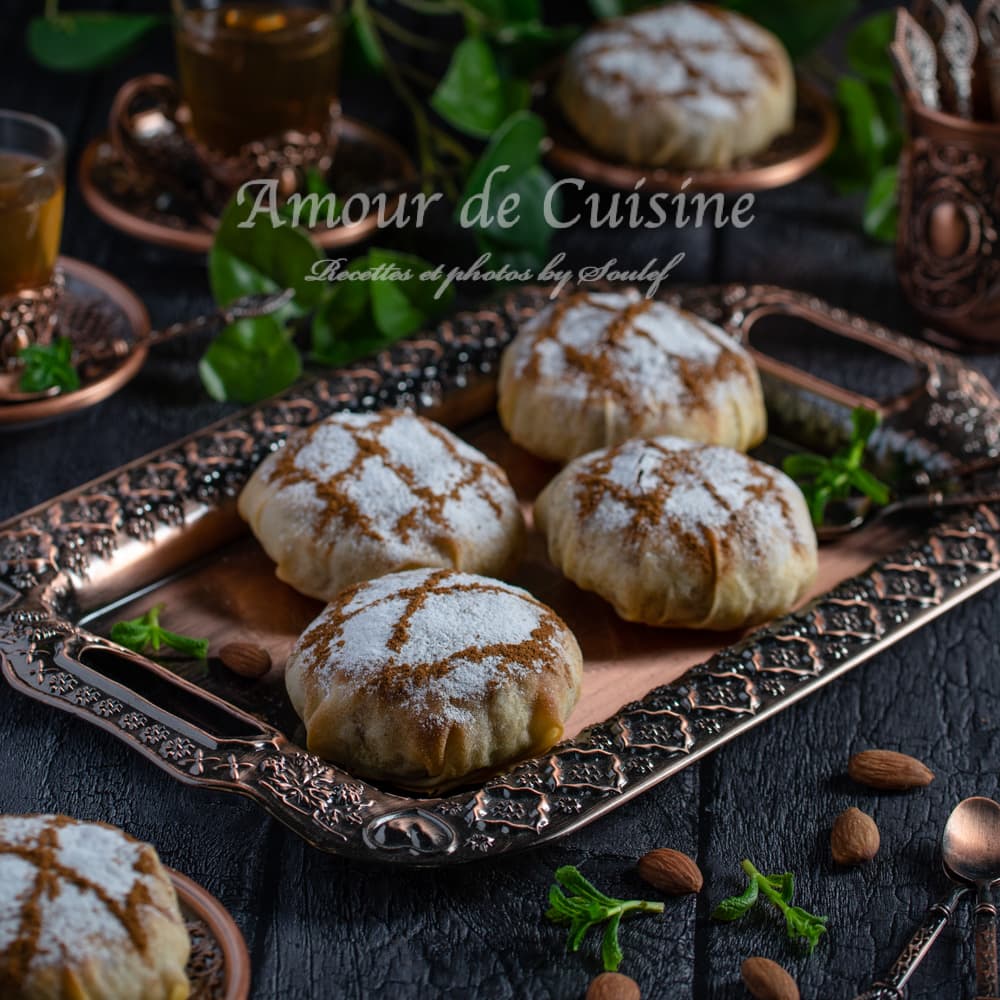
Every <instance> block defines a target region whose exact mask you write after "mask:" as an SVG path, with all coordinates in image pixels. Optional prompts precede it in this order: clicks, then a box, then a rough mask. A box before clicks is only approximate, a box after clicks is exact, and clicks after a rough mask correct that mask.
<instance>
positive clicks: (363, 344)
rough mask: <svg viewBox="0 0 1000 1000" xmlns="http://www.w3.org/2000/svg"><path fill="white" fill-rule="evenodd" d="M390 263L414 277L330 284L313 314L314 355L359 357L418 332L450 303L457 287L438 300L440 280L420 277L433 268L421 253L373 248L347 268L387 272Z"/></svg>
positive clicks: (332, 359)
mask: <svg viewBox="0 0 1000 1000" xmlns="http://www.w3.org/2000/svg"><path fill="white" fill-rule="evenodd" d="M390 265H394V266H395V267H396V268H397V269H398V270H399V271H408V272H410V273H411V277H410V278H408V279H405V280H399V281H392V280H389V279H388V278H376V277H372V278H369V279H367V280H364V279H360V278H359V279H353V280H343V281H338V282H336V283H335V284H334V285H333V286H332V288H331V289H330V291H329V292H328V294H327V296H326V298H325V299H324V301H323V304H322V305H321V306H320V308H319V310H318V311H317V313H316V316H315V317H314V318H313V325H312V356H313V358H314V360H316V361H318V362H320V363H321V364H325V365H330V366H331V367H339V366H341V365H345V364H348V363H350V362H351V361H357V360H358V359H359V358H364V357H367V356H368V355H370V354H374V353H375V352H376V351H379V350H381V349H382V348H383V347H385V346H386V345H387V344H391V343H394V342H395V341H397V340H399V339H400V338H402V337H406V336H408V335H409V334H411V333H414V332H416V331H417V330H419V329H421V328H422V327H424V326H426V325H427V323H428V322H429V321H430V320H431V319H433V318H434V317H435V316H437V315H440V314H441V313H442V312H444V311H446V310H447V309H448V308H450V306H451V304H452V301H453V300H454V289H453V288H451V287H449V288H448V289H447V290H446V291H445V292H444V293H443V294H442V295H441V296H440V298H437V299H435V298H434V293H435V292H436V291H437V288H438V285H437V284H436V283H435V282H433V281H422V280H420V275H421V274H424V273H426V272H429V271H430V270H431V269H432V268H431V265H430V264H429V263H428V262H427V261H425V260H423V259H421V258H420V257H414V256H412V255H410V254H405V253H400V252H398V251H394V250H383V249H379V248H373V249H372V250H370V251H369V252H368V253H367V254H365V255H364V256H363V257H359V258H357V259H356V260H353V261H351V263H350V264H349V265H348V267H347V270H348V271H350V272H354V273H361V272H364V271H370V270H372V271H373V270H375V269H376V268H378V267H380V266H382V267H383V269H384V272H385V271H387V270H388V268H389V266H390ZM384 272H383V273H384Z"/></svg>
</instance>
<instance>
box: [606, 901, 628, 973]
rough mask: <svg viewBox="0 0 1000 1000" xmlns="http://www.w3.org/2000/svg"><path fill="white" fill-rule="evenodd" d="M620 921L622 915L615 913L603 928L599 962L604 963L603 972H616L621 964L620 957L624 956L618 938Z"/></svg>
mask: <svg viewBox="0 0 1000 1000" xmlns="http://www.w3.org/2000/svg"><path fill="white" fill-rule="evenodd" d="M621 922H622V915H621V914H620V913H616V914H615V915H614V916H613V917H612V918H611V919H610V920H609V921H608V926H607V927H606V928H605V929H604V938H603V939H602V941H601V962H602V963H603V964H604V971H605V972H617V971H618V966H619V965H621V964H622V959H623V958H624V957H625V956H624V955H623V954H622V946H621V943H620V942H619V940H618V928H619V926H620V925H621Z"/></svg>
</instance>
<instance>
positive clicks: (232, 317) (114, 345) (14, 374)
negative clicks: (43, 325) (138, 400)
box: [0, 288, 294, 404]
mask: <svg viewBox="0 0 1000 1000" xmlns="http://www.w3.org/2000/svg"><path fill="white" fill-rule="evenodd" d="M293 295H294V292H293V291H292V289H290V288H284V289H282V290H281V291H278V292H266V293H257V294H253V295H244V296H242V297H241V298H238V299H236V300H234V301H233V302H230V303H229V305H227V306H223V307H222V308H220V309H216V310H215V311H214V312H210V313H205V314H204V315H202V316H196V317H195V318H194V319H190V320H183V321H181V322H180V323H173V324H172V325H170V326H168V327H164V328H163V329H162V330H152V331H150V332H149V333H148V334H147V335H146V337H145V340H146V342H147V343H148V344H149V346H150V347H155V346H156V345H157V344H163V343H166V342H167V341H168V340H175V339H176V338H178V337H186V336H189V335H190V334H194V333H203V332H217V331H219V330H222V329H224V328H225V327H227V326H230V325H231V324H233V323H236V322H238V321H239V320H241V319H255V318H257V317H258V316H267V315H269V314H271V313H274V312H277V311H278V310H279V309H281V307H282V306H284V305H287V304H288V302H289V301H291V299H292V296H293ZM134 349H135V344H134V343H133V342H131V341H129V340H126V339H125V338H124V337H114V338H111V339H107V340H99V341H96V342H94V343H91V344H85V345H83V346H81V347H79V348H78V349H76V350H75V351H74V356H73V363H74V365H75V366H76V367H77V368H80V367H81V366H83V365H87V364H93V363H95V362H98V363H100V362H105V361H113V360H114V359H115V358H124V357H125V356H126V355H128V354H130V353H131V352H132V351H133V350H134ZM20 377H21V374H20V372H18V371H16V370H15V371H11V372H3V373H0V404H4V403H29V402H31V401H32V400H35V399H45V398H47V397H49V396H55V395H58V393H59V390H58V388H55V387H53V388H51V389H43V390H42V391H40V392H22V391H21V389H20V388H19V385H18V383H19V381H20Z"/></svg>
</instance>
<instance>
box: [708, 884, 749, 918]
mask: <svg viewBox="0 0 1000 1000" xmlns="http://www.w3.org/2000/svg"><path fill="white" fill-rule="evenodd" d="M759 891H760V887H759V885H758V884H757V879H756V878H753V877H751V878H750V880H749V882H748V883H747V887H746V888H745V889H744V890H743V892H741V893H740V894H739V895H738V896H730V897H729V898H728V899H724V900H723V901H722V902H721V903H719V905H718V906H717V907H716V908H715V909H714V910H713V911H712V919H713V920H723V921H727V922H728V921H731V920H739V919H740V917H742V916H744V915H745V914H746V913H747V912H748V911H749V910H750V909H751V907H753V905H754V904H755V903H756V902H757V896H758V893H759Z"/></svg>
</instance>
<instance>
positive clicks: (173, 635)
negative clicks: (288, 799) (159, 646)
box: [160, 629, 208, 660]
mask: <svg viewBox="0 0 1000 1000" xmlns="http://www.w3.org/2000/svg"><path fill="white" fill-rule="evenodd" d="M160 638H161V640H162V641H163V644H164V645H165V646H169V647H170V648H171V649H175V650H176V651H177V652H178V653H183V655H184V656H188V657H190V658H191V659H192V660H204V659H205V658H206V657H207V656H208V640H207V639H192V638H191V636H188V635H180V634H178V633H177V632H168V631H167V630H166V629H161V630H160Z"/></svg>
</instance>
